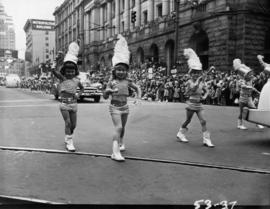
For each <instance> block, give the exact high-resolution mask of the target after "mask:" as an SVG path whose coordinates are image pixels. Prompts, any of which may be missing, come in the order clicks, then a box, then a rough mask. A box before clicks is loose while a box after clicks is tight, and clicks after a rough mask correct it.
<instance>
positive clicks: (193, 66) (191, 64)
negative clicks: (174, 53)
mask: <svg viewBox="0 0 270 209" xmlns="http://www.w3.org/2000/svg"><path fill="white" fill-rule="evenodd" d="M184 56H185V57H186V58H187V59H188V61H187V63H188V68H189V71H188V73H190V72H191V71H192V70H202V63H201V61H200V58H199V57H198V55H197V54H196V52H195V51H194V50H193V49H191V48H187V49H184Z"/></svg>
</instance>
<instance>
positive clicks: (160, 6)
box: [157, 4, 162, 17]
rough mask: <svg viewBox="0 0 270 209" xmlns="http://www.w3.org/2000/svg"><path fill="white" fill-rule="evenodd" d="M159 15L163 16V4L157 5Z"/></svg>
mask: <svg viewBox="0 0 270 209" xmlns="http://www.w3.org/2000/svg"><path fill="white" fill-rule="evenodd" d="M157 16H158V17H162V4H158V5H157Z"/></svg>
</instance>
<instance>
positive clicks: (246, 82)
mask: <svg viewBox="0 0 270 209" xmlns="http://www.w3.org/2000/svg"><path fill="white" fill-rule="evenodd" d="M233 67H234V69H235V70H237V71H238V72H239V74H240V75H241V76H242V78H241V79H239V81H238V85H239V89H240V96H239V111H240V113H239V116H238V120H237V128H239V129H242V130H246V129H247V127H246V126H244V124H243V110H244V107H248V108H250V109H256V106H255V105H254V103H253V100H252V92H253V91H254V92H256V93H257V94H260V92H259V91H258V90H257V89H255V88H254V87H253V85H252V79H253V73H252V70H251V69H250V68H249V67H248V66H246V65H245V64H242V63H241V60H240V59H234V60H233ZM257 127H258V128H263V126H262V125H257Z"/></svg>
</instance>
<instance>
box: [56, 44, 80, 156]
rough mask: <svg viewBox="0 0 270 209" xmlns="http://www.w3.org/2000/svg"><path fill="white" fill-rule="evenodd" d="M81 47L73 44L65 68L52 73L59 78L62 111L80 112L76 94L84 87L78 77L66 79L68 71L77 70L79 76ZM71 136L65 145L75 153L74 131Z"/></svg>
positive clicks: (67, 55) (66, 56) (69, 49)
mask: <svg viewBox="0 0 270 209" xmlns="http://www.w3.org/2000/svg"><path fill="white" fill-rule="evenodd" d="M78 53H79V46H78V44H77V43H76V42H72V43H71V44H70V45H69V48H68V52H67V54H66V55H65V58H64V63H63V66H62V67H61V69H60V73H59V72H55V71H52V72H53V73H54V74H55V76H56V77H58V78H59V80H60V84H59V93H60V106H59V108H60V110H61V111H68V112H72V113H76V112H77V110H78V105H77V98H76V92H77V87H78V86H79V87H80V89H81V90H82V89H83V87H82V86H81V85H80V80H79V79H78V78H76V77H74V78H71V79H67V78H66V77H65V71H66V69H68V68H70V69H75V76H77V75H78V74H79V71H78V67H77V61H78ZM71 129H72V128H71ZM71 132H72V133H71V134H70V135H69V134H66V136H65V143H66V148H67V150H68V151H75V147H74V145H73V129H72V130H71Z"/></svg>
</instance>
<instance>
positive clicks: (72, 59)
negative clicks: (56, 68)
mask: <svg viewBox="0 0 270 209" xmlns="http://www.w3.org/2000/svg"><path fill="white" fill-rule="evenodd" d="M79 50H80V47H79V45H78V43H77V42H71V43H70V44H69V47H68V52H67V54H66V55H65V58H64V64H63V66H62V68H61V70H60V72H61V73H62V74H64V71H65V69H66V68H75V70H76V75H78V74H79V71H78V66H77V62H78V54H79Z"/></svg>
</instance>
